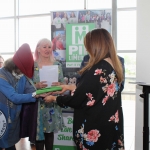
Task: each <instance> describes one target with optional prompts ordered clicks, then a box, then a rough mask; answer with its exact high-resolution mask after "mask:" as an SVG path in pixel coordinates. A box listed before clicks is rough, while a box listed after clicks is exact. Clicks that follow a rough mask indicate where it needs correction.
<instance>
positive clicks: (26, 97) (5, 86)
mask: <svg viewBox="0 0 150 150" xmlns="http://www.w3.org/2000/svg"><path fill="white" fill-rule="evenodd" d="M0 92H1V93H2V94H4V95H5V96H6V97H7V98H8V99H9V100H10V101H12V102H13V103H15V104H22V103H28V102H35V101H36V99H35V98H34V97H32V93H29V94H18V93H17V92H16V91H15V89H14V88H13V87H12V86H11V85H10V84H9V83H8V82H7V81H5V80H3V79H0Z"/></svg>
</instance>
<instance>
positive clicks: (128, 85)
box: [123, 78, 136, 96]
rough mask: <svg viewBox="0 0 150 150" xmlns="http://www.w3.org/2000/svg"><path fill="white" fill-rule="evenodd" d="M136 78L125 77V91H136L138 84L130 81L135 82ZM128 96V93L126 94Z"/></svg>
mask: <svg viewBox="0 0 150 150" xmlns="http://www.w3.org/2000/svg"><path fill="white" fill-rule="evenodd" d="M135 81H136V78H135V79H129V78H125V84H124V90H123V92H129V93H130V92H135V91H136V84H131V83H129V82H135ZM125 96H127V95H125Z"/></svg>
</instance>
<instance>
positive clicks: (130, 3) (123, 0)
mask: <svg viewBox="0 0 150 150" xmlns="http://www.w3.org/2000/svg"><path fill="white" fill-rule="evenodd" d="M117 7H118V8H125V7H136V0H118V1H117Z"/></svg>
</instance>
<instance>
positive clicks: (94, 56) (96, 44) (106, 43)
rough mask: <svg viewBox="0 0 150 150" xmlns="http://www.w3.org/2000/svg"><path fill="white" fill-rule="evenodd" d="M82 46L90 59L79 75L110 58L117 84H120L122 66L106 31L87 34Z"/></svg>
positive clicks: (94, 31)
mask: <svg viewBox="0 0 150 150" xmlns="http://www.w3.org/2000/svg"><path fill="white" fill-rule="evenodd" d="M84 46H85V48H86V50H87V52H88V53H89V56H90V59H89V62H88V63H87V65H86V66H85V67H84V68H82V69H81V70H80V71H79V73H80V74H82V73H83V72H85V71H86V70H89V69H90V68H91V67H92V66H93V65H95V64H97V63H98V62H99V61H101V60H103V59H105V58H106V57H110V59H111V61H112V64H113V67H114V70H115V71H116V74H117V77H118V82H119V83H121V82H122V80H123V69H122V65H121V62H120V60H119V58H118V56H117V54H116V50H115V46H114V42H113V39H112V37H111V35H110V34H109V32H108V31H107V30H105V29H94V30H92V31H90V32H88V33H87V34H86V36H85V38H84Z"/></svg>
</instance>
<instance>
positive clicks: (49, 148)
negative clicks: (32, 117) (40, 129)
mask: <svg viewBox="0 0 150 150" xmlns="http://www.w3.org/2000/svg"><path fill="white" fill-rule="evenodd" d="M44 135H45V149H46V150H53V142H54V132H51V133H44Z"/></svg>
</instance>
